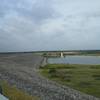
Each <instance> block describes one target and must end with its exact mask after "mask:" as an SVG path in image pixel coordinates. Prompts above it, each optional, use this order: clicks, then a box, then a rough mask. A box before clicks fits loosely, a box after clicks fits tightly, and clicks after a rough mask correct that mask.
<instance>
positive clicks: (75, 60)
mask: <svg viewBox="0 0 100 100" xmlns="http://www.w3.org/2000/svg"><path fill="white" fill-rule="evenodd" d="M48 63H49V64H100V56H66V57H63V58H60V57H59V58H48Z"/></svg>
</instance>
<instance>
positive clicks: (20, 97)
mask: <svg viewBox="0 0 100 100" xmlns="http://www.w3.org/2000/svg"><path fill="white" fill-rule="evenodd" d="M1 87H2V91H3V95H5V96H6V97H7V98H9V100H39V99H38V98H36V97H33V96H30V95H29V94H27V93H25V92H23V91H20V90H18V89H16V87H11V86H10V85H9V84H8V83H7V82H1Z"/></svg>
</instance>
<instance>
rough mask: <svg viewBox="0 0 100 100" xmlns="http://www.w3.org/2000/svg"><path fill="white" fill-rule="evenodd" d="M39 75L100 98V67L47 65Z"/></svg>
mask: <svg viewBox="0 0 100 100" xmlns="http://www.w3.org/2000/svg"><path fill="white" fill-rule="evenodd" d="M40 73H41V74H42V75H44V76H45V77H47V78H49V79H51V80H54V81H57V82H58V83H60V84H63V85H66V86H69V87H71V88H74V89H77V90H79V91H82V92H85V93H87V94H90V95H93V96H96V97H100V65H78V64H72V65H70V64H48V65H46V66H45V67H44V68H41V69H40Z"/></svg>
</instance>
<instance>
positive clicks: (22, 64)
mask: <svg viewBox="0 0 100 100" xmlns="http://www.w3.org/2000/svg"><path fill="white" fill-rule="evenodd" d="M42 61H43V57H41V56H39V55H35V54H32V53H26V54H24V53H23V54H0V79H1V80H7V81H8V82H9V83H10V84H11V85H16V86H17V87H18V88H19V89H22V90H24V91H26V92H28V93H29V94H31V95H35V96H38V97H40V99H41V100H100V99H98V98H95V97H92V96H89V95H85V94H83V93H81V92H78V91H76V90H73V89H70V88H69V87H64V86H61V85H59V84H57V83H55V82H52V81H50V80H48V79H46V78H44V77H42V76H41V75H40V74H39V73H38V68H39V66H40V65H41V63H42Z"/></svg>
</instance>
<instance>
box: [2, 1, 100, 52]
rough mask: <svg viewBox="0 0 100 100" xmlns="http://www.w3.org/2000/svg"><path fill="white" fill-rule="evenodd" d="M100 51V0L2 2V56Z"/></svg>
mask: <svg viewBox="0 0 100 100" xmlns="http://www.w3.org/2000/svg"><path fill="white" fill-rule="evenodd" d="M72 49H75V50H76V49H81V50H83V49H100V0H0V52H2V51H3V52H6V51H32V50H72Z"/></svg>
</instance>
